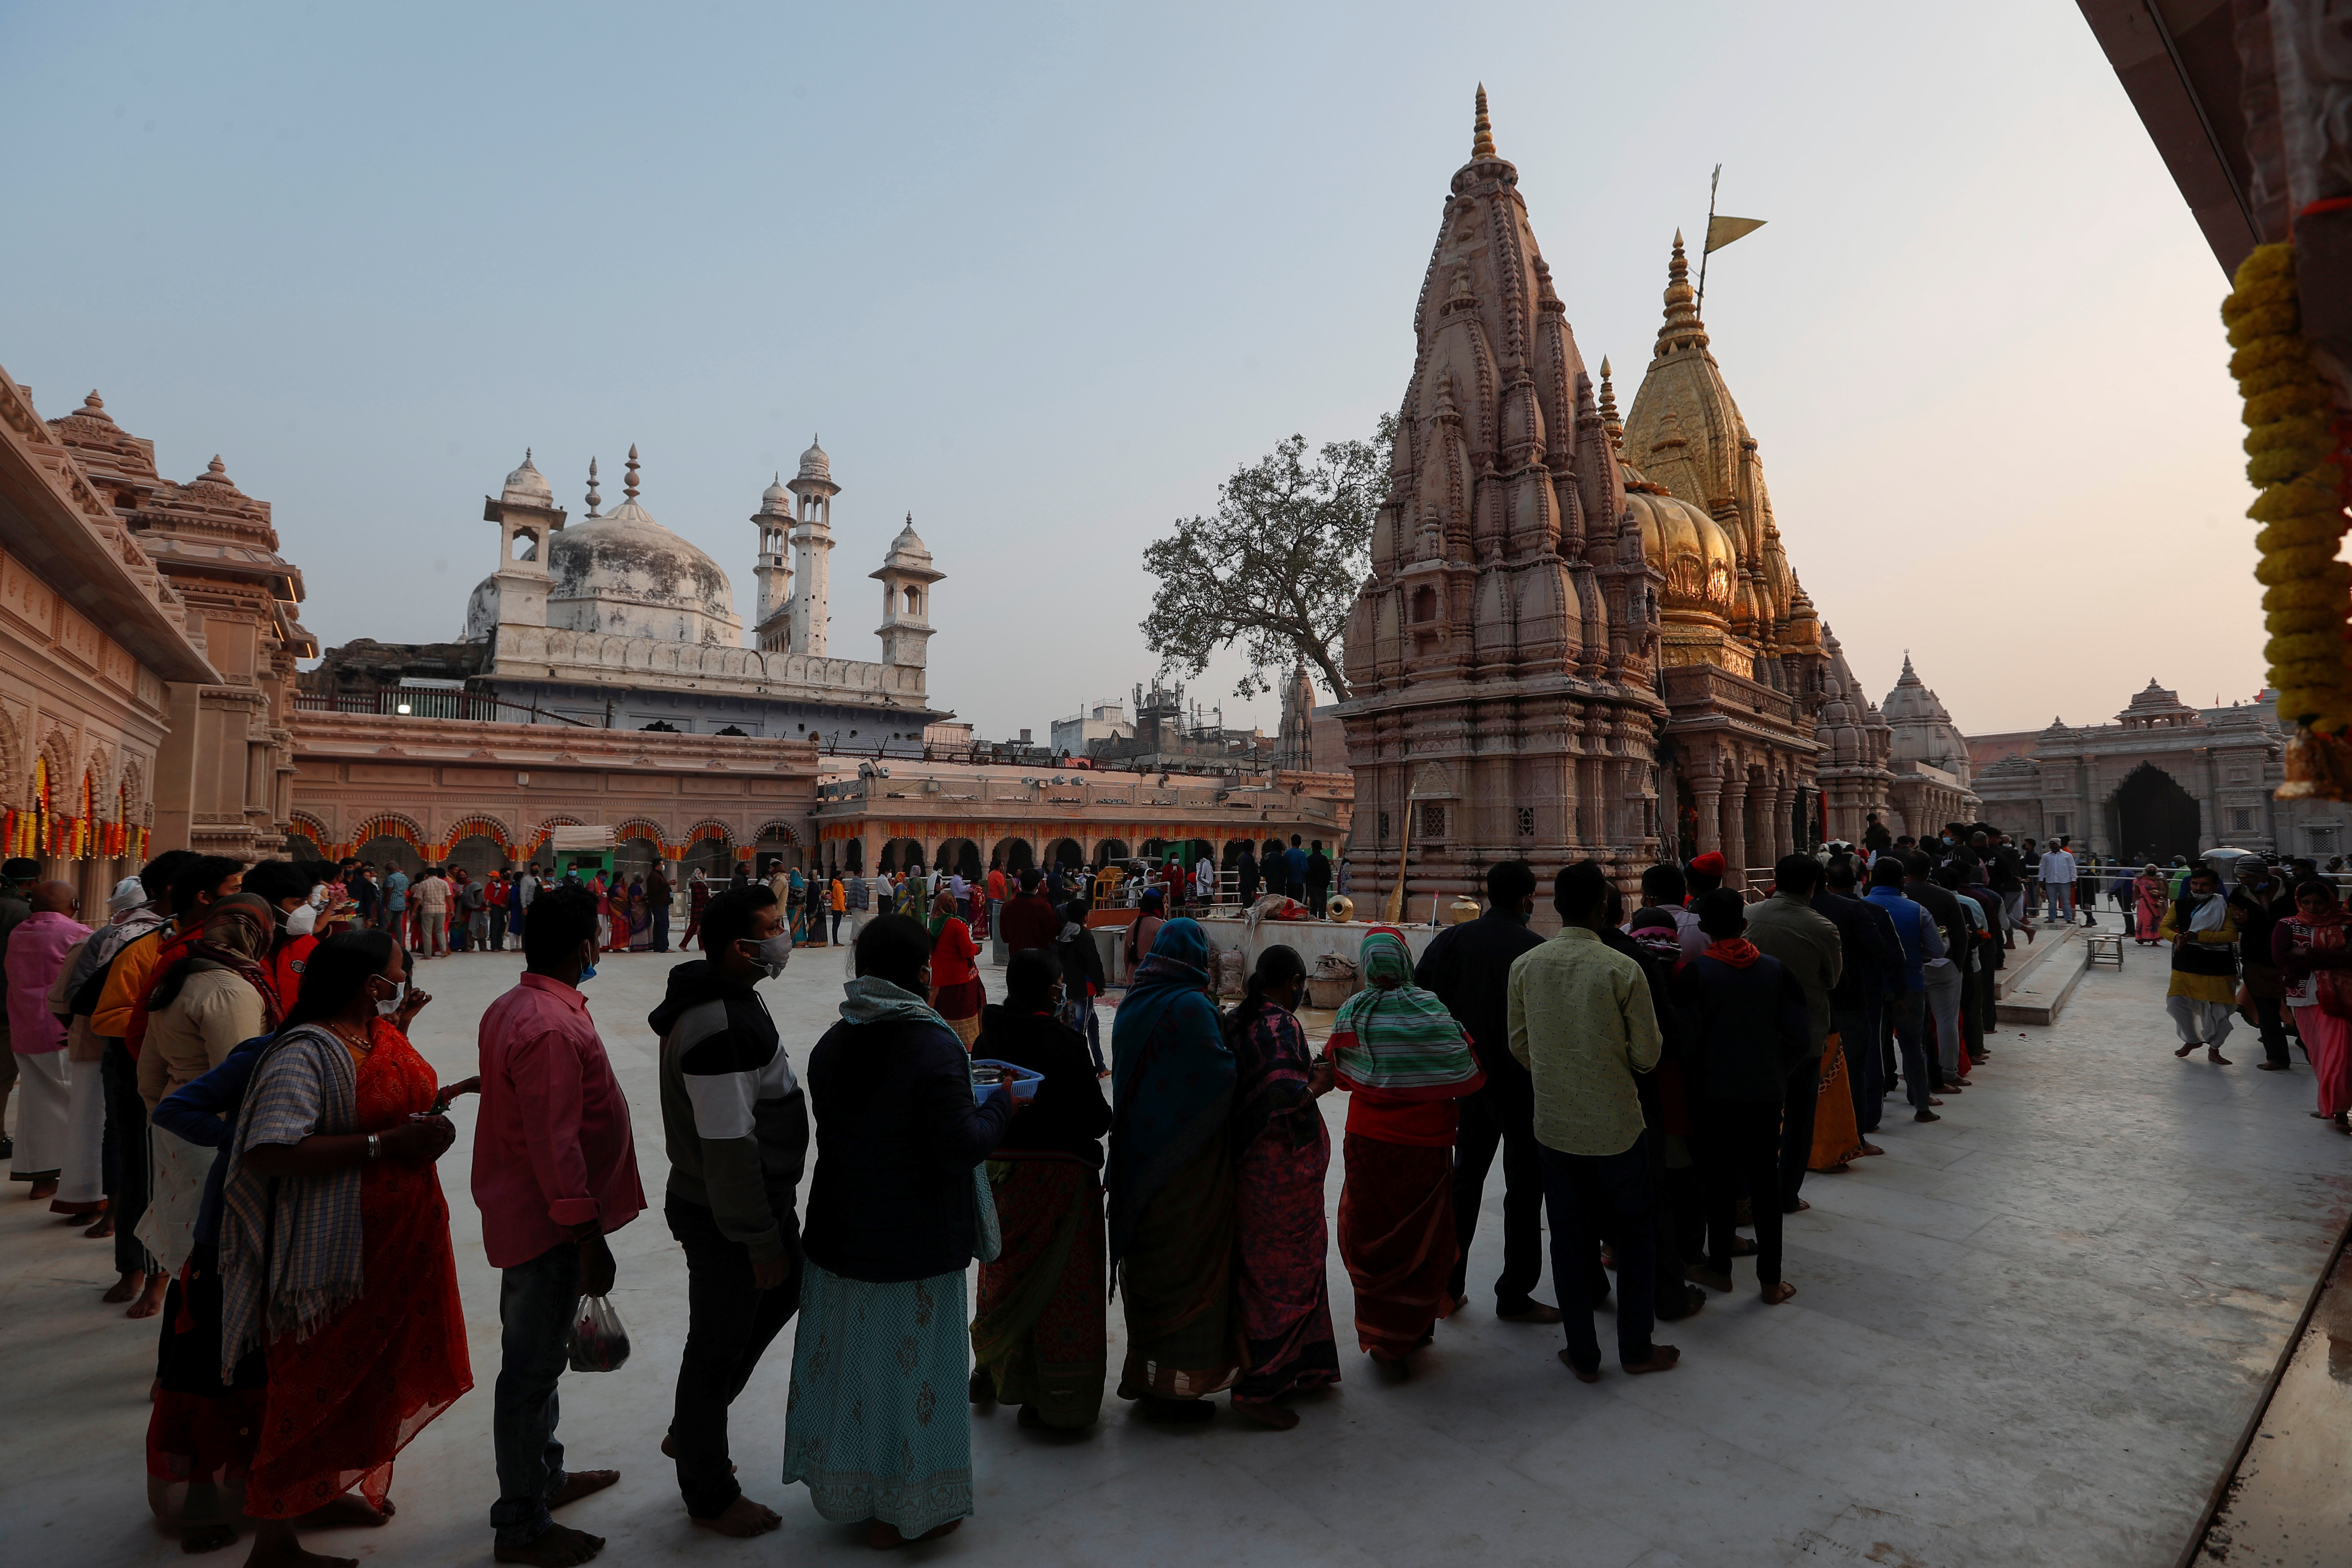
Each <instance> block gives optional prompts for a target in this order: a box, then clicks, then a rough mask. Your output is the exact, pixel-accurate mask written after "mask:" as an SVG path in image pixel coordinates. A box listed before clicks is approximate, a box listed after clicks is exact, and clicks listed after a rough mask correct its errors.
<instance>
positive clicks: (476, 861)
mask: <svg viewBox="0 0 2352 1568" xmlns="http://www.w3.org/2000/svg"><path fill="white" fill-rule="evenodd" d="M506 863H507V847H506V846H505V845H503V844H501V843H499V841H498V840H497V839H495V838H492V837H489V836H488V834H483V833H468V834H467V835H466V837H463V838H460V839H458V840H457V842H456V843H455V844H452V845H451V846H449V859H448V864H449V865H451V866H462V867H464V868H465V869H466V874H467V876H469V877H471V878H472V879H474V880H475V881H477V882H486V881H488V880H489V877H490V873H491V872H493V871H495V870H498V869H499V868H500V867H502V866H504V865H505V864H506Z"/></svg>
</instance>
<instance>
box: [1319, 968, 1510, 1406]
mask: <svg viewBox="0 0 2352 1568" xmlns="http://www.w3.org/2000/svg"><path fill="white" fill-rule="evenodd" d="M1361 962H1362V965H1363V975H1364V982H1365V984H1364V989H1362V990H1361V991H1359V992H1357V993H1356V994H1354V995H1353V996H1350V997H1349V998H1348V1000H1347V1002H1346V1003H1345V1004H1344V1005H1341V1007H1340V1009H1339V1016H1338V1017H1337V1018H1335V1019H1333V1020H1332V1022H1331V1038H1330V1042H1329V1043H1328V1045H1327V1046H1326V1047H1325V1052H1326V1054H1327V1055H1328V1057H1329V1058H1330V1060H1331V1064H1332V1066H1333V1067H1334V1068H1336V1069H1337V1077H1338V1082H1339V1087H1340V1088H1341V1089H1346V1090H1348V1091H1349V1102H1348V1133H1347V1157H1348V1175H1347V1180H1346V1183H1345V1184H1344V1185H1342V1186H1341V1187H1340V1189H1339V1256H1340V1258H1343V1259H1345V1260H1346V1262H1347V1265H1348V1278H1349V1279H1351V1280H1353V1281H1354V1282H1355V1287H1356V1342H1357V1343H1358V1344H1360V1345H1361V1346H1362V1347H1363V1349H1364V1352H1365V1353H1366V1354H1368V1355H1370V1357H1371V1358H1372V1361H1373V1362H1374V1363H1375V1364H1377V1365H1378V1366H1379V1367H1380V1368H1381V1371H1383V1372H1384V1373H1388V1374H1389V1375H1391V1376H1392V1377H1402V1376H1404V1375H1405V1370H1406V1369H1405V1359H1404V1358H1405V1357H1406V1356H1408V1355H1410V1354H1412V1352H1414V1351H1416V1350H1418V1349H1420V1348H1421V1347H1422V1346H1423V1345H1425V1344H1427V1343H1428V1342H1429V1341H1430V1335H1431V1330H1432V1328H1433V1325H1434V1324H1435V1323H1436V1321H1437V1320H1438V1319H1440V1318H1443V1317H1444V1316H1446V1315H1447V1314H1448V1313H1449V1312H1451V1311H1452V1310H1453V1308H1454V1295H1453V1291H1452V1290H1451V1289H1449V1283H1450V1280H1451V1279H1452V1276H1453V1273H1454V1256H1455V1252H1456V1249H1457V1247H1458V1245H1459V1244H1458V1243H1457V1242H1456V1240H1455V1232H1454V1130H1455V1128H1456V1126H1457V1124H1458V1120H1459V1118H1458V1113H1457V1110H1456V1108H1455V1106H1454V1101H1455V1100H1459V1099H1461V1098H1462V1097H1463V1096H1464V1095H1466V1094H1469V1093H1472V1092H1474V1091H1475V1089H1477V1088H1478V1086H1479V1085H1481V1084H1483V1083H1485V1082H1486V1074H1485V1073H1484V1072H1483V1071H1481V1070H1480V1069H1479V1067H1478V1060H1477V1058H1475V1057H1474V1056H1472V1055H1471V1053H1470V1042H1469V1040H1468V1039H1467V1037H1465V1036H1464V1035H1463V1033H1462V1026H1461V1025H1460V1024H1458V1023H1456V1022H1455V1021H1454V1015H1453V1014H1451V1013H1449V1012H1447V1011H1446V1009H1445V1004H1444V1003H1443V1002H1440V1001H1439V1000H1438V999H1437V998H1436V997H1435V996H1434V995H1433V994H1430V993H1429V992H1427V991H1424V990H1423V989H1422V988H1421V987H1420V986H1418V985H1415V984H1413V983H1412V953H1411V952H1409V951H1407V949H1406V947H1405V944H1404V938H1403V937H1402V935H1400V934H1399V933H1398V932H1396V931H1393V930H1391V928H1389V927H1386V926H1381V927H1377V928H1375V929H1374V930H1372V931H1370V932H1369V933H1367V934H1366V936H1365V937H1364V942H1363V947H1362V949H1361Z"/></svg>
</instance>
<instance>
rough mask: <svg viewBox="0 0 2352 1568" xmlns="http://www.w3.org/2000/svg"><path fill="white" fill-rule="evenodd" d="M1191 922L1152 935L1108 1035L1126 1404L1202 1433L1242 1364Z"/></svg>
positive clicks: (1222, 1127) (1224, 1066)
mask: <svg viewBox="0 0 2352 1568" xmlns="http://www.w3.org/2000/svg"><path fill="white" fill-rule="evenodd" d="M1208 965H1209V939H1208V937H1207V935H1206V934H1205V933H1204V932H1203V931H1202V930H1201V927H1200V924H1199V922H1198V921H1190V920H1172V921H1168V922H1167V923H1166V924H1165V925H1163V926H1161V927H1160V931H1159V934H1158V936H1157V937H1156V938H1155V939H1154V940H1153V942H1152V944H1151V952H1150V955H1149V956H1148V957H1146V958H1145V959H1144V961H1143V962H1142V963H1141V964H1139V965H1138V966H1137V969H1136V971H1135V978H1134V980H1133V981H1132V982H1131V983H1130V984H1129V986H1128V992H1127V998H1126V1000H1125V1001H1123V1002H1121V1003H1120V1004H1119V1008H1118V1017H1117V1018H1116V1019H1114V1020H1113V1022H1112V1025H1111V1107H1112V1112H1111V1114H1112V1120H1111V1131H1110V1163H1109V1165H1108V1169H1107V1171H1106V1173H1105V1175H1106V1180H1105V1182H1104V1186H1105V1188H1106V1189H1107V1191H1108V1195H1109V1216H1108V1217H1109V1231H1110V1236H1109V1244H1110V1258H1111V1262H1112V1265H1113V1267H1115V1268H1117V1269H1118V1288H1119V1294H1120V1295H1121V1296H1122V1297H1123V1298H1124V1299H1125V1300H1126V1303H1127V1363H1126V1366H1125V1367H1124V1368H1123V1369H1122V1371H1121V1373H1120V1374H1119V1384H1118V1394H1119V1397H1120V1398H1122V1399H1139V1400H1141V1401H1142V1402H1143V1407H1144V1414H1145V1415H1147V1416H1150V1417H1152V1418H1154V1419H1159V1420H1170V1421H1205V1420H1207V1419H1208V1418H1209V1417H1210V1416H1211V1415H1213V1414H1214V1413H1215V1412H1214V1408H1213V1406H1212V1405H1209V1404H1208V1403H1207V1396H1208V1395H1210V1394H1214V1393H1216V1392H1217V1391H1218V1390H1220V1389H1223V1388H1228V1387H1231V1386H1232V1384H1233V1383H1234V1379H1235V1378H1237V1377H1238V1376H1240V1374H1241V1369H1242V1364H1243V1362H1244V1346H1243V1344H1242V1339H1241V1333H1242V1325H1241V1315H1240V1313H1239V1312H1238V1311H1237V1310H1236V1308H1235V1302H1234V1215H1235V1202H1236V1199H1235V1193H1234V1147H1233V1138H1232V1131H1231V1121H1232V1117H1233V1102H1234V1053H1233V1051H1232V1050H1231V1049H1230V1048H1228V1047H1227V1046H1226V1044H1225V1040H1224V1031H1223V1022H1222V1020H1221V1019H1220V1018H1219V1016H1218V1014H1217V1005H1216V1004H1215V1003H1214V1002H1213V1001H1211V1000H1210V999H1209V973H1208Z"/></svg>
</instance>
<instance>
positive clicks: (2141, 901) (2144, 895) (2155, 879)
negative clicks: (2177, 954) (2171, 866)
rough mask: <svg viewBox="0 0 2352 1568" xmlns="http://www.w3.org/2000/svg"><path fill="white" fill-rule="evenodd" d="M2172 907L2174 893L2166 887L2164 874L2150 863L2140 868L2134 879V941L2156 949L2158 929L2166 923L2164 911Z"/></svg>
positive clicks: (2132, 922)
mask: <svg viewBox="0 0 2352 1568" xmlns="http://www.w3.org/2000/svg"><path fill="white" fill-rule="evenodd" d="M2171 905H2172V891H2171V889H2169V888H2168V887H2167V886H2166V885H2165V880H2164V873H2163V872H2162V871H2159V870H2158V869H2157V868H2156V864H2155V862H2153V861H2150V862H2149V863H2148V864H2147V865H2145V866H2143V867H2141V868H2140V869H2139V875H2138V876H2137V877H2135V878H2133V879H2132V918H2131V928H2132V941H2134V942H2137V943H2139V945H2140V946H2142V947H2154V946H2155V945H2156V944H2157V942H2158V936H2157V934H2156V928H2157V927H2158V926H2160V925H2162V924H2163V923H2164V911H2165V910H2168V909H2169V908H2170V907H2171Z"/></svg>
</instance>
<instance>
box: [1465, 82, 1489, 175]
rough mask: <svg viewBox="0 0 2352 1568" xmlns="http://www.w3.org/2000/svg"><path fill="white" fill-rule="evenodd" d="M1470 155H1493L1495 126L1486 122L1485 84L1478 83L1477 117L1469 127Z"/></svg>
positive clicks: (1487, 156)
mask: <svg viewBox="0 0 2352 1568" xmlns="http://www.w3.org/2000/svg"><path fill="white" fill-rule="evenodd" d="M1470 156H1472V157H1473V158H1492V157H1494V156H1495V128H1494V127H1493V126H1492V125H1489V124H1488V123H1487V122H1486V83H1485V82H1483V81H1482V82H1480V83H1479V84H1478V119H1477V121H1476V123H1475V124H1474V125H1472V126H1471V128H1470Z"/></svg>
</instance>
